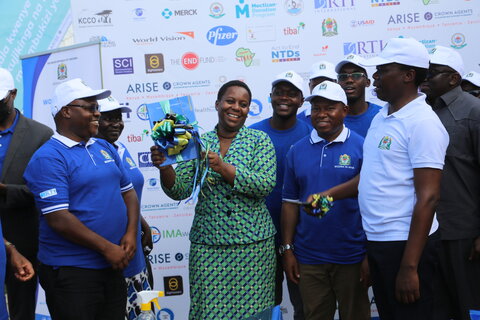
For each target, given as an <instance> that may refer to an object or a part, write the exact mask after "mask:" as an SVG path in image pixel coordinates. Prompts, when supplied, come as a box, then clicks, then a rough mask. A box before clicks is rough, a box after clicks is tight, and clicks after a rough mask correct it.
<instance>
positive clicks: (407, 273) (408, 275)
mask: <svg viewBox="0 0 480 320" xmlns="http://www.w3.org/2000/svg"><path fill="white" fill-rule="evenodd" d="M395 297H396V298H397V300H398V301H399V302H401V303H413V302H415V301H417V300H418V299H420V280H419V279H418V273H417V270H416V269H413V268H409V267H402V266H400V270H399V271H398V274H397V279H396V281H395Z"/></svg>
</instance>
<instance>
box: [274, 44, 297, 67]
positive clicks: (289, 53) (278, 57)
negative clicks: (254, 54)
mask: <svg viewBox="0 0 480 320" xmlns="http://www.w3.org/2000/svg"><path fill="white" fill-rule="evenodd" d="M298 48H299V45H290V46H278V47H273V48H272V62H274V63H276V62H291V61H300V50H298Z"/></svg>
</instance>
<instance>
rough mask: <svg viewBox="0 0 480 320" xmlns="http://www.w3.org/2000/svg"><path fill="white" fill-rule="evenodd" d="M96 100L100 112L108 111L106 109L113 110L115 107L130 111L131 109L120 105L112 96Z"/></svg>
mask: <svg viewBox="0 0 480 320" xmlns="http://www.w3.org/2000/svg"><path fill="white" fill-rule="evenodd" d="M97 102H98V107H99V108H98V109H99V111H100V112H108V111H113V110H117V109H121V110H122V111H125V112H131V111H132V109H130V108H129V107H124V106H122V105H120V103H119V102H118V101H117V99H115V98H114V97H112V96H108V97H107V98H105V99H100V100H98V101H97Z"/></svg>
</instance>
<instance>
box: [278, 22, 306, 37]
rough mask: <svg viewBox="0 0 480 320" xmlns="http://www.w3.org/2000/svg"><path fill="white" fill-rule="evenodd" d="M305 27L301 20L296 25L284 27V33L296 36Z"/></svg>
mask: <svg viewBox="0 0 480 320" xmlns="http://www.w3.org/2000/svg"><path fill="white" fill-rule="evenodd" d="M304 29H305V23H303V22H300V23H299V24H298V26H296V27H293V28H291V27H285V28H283V35H285V36H296V35H299V34H300V31H301V30H304Z"/></svg>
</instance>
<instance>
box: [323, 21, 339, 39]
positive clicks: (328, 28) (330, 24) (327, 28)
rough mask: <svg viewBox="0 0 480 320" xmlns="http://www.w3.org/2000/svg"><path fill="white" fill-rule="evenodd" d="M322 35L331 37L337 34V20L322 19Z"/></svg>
mask: <svg viewBox="0 0 480 320" xmlns="http://www.w3.org/2000/svg"><path fill="white" fill-rule="evenodd" d="M322 35H323V36H324V37H333V36H336V35H338V25H337V21H335V19H332V18H327V19H324V20H323V22H322Z"/></svg>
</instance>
